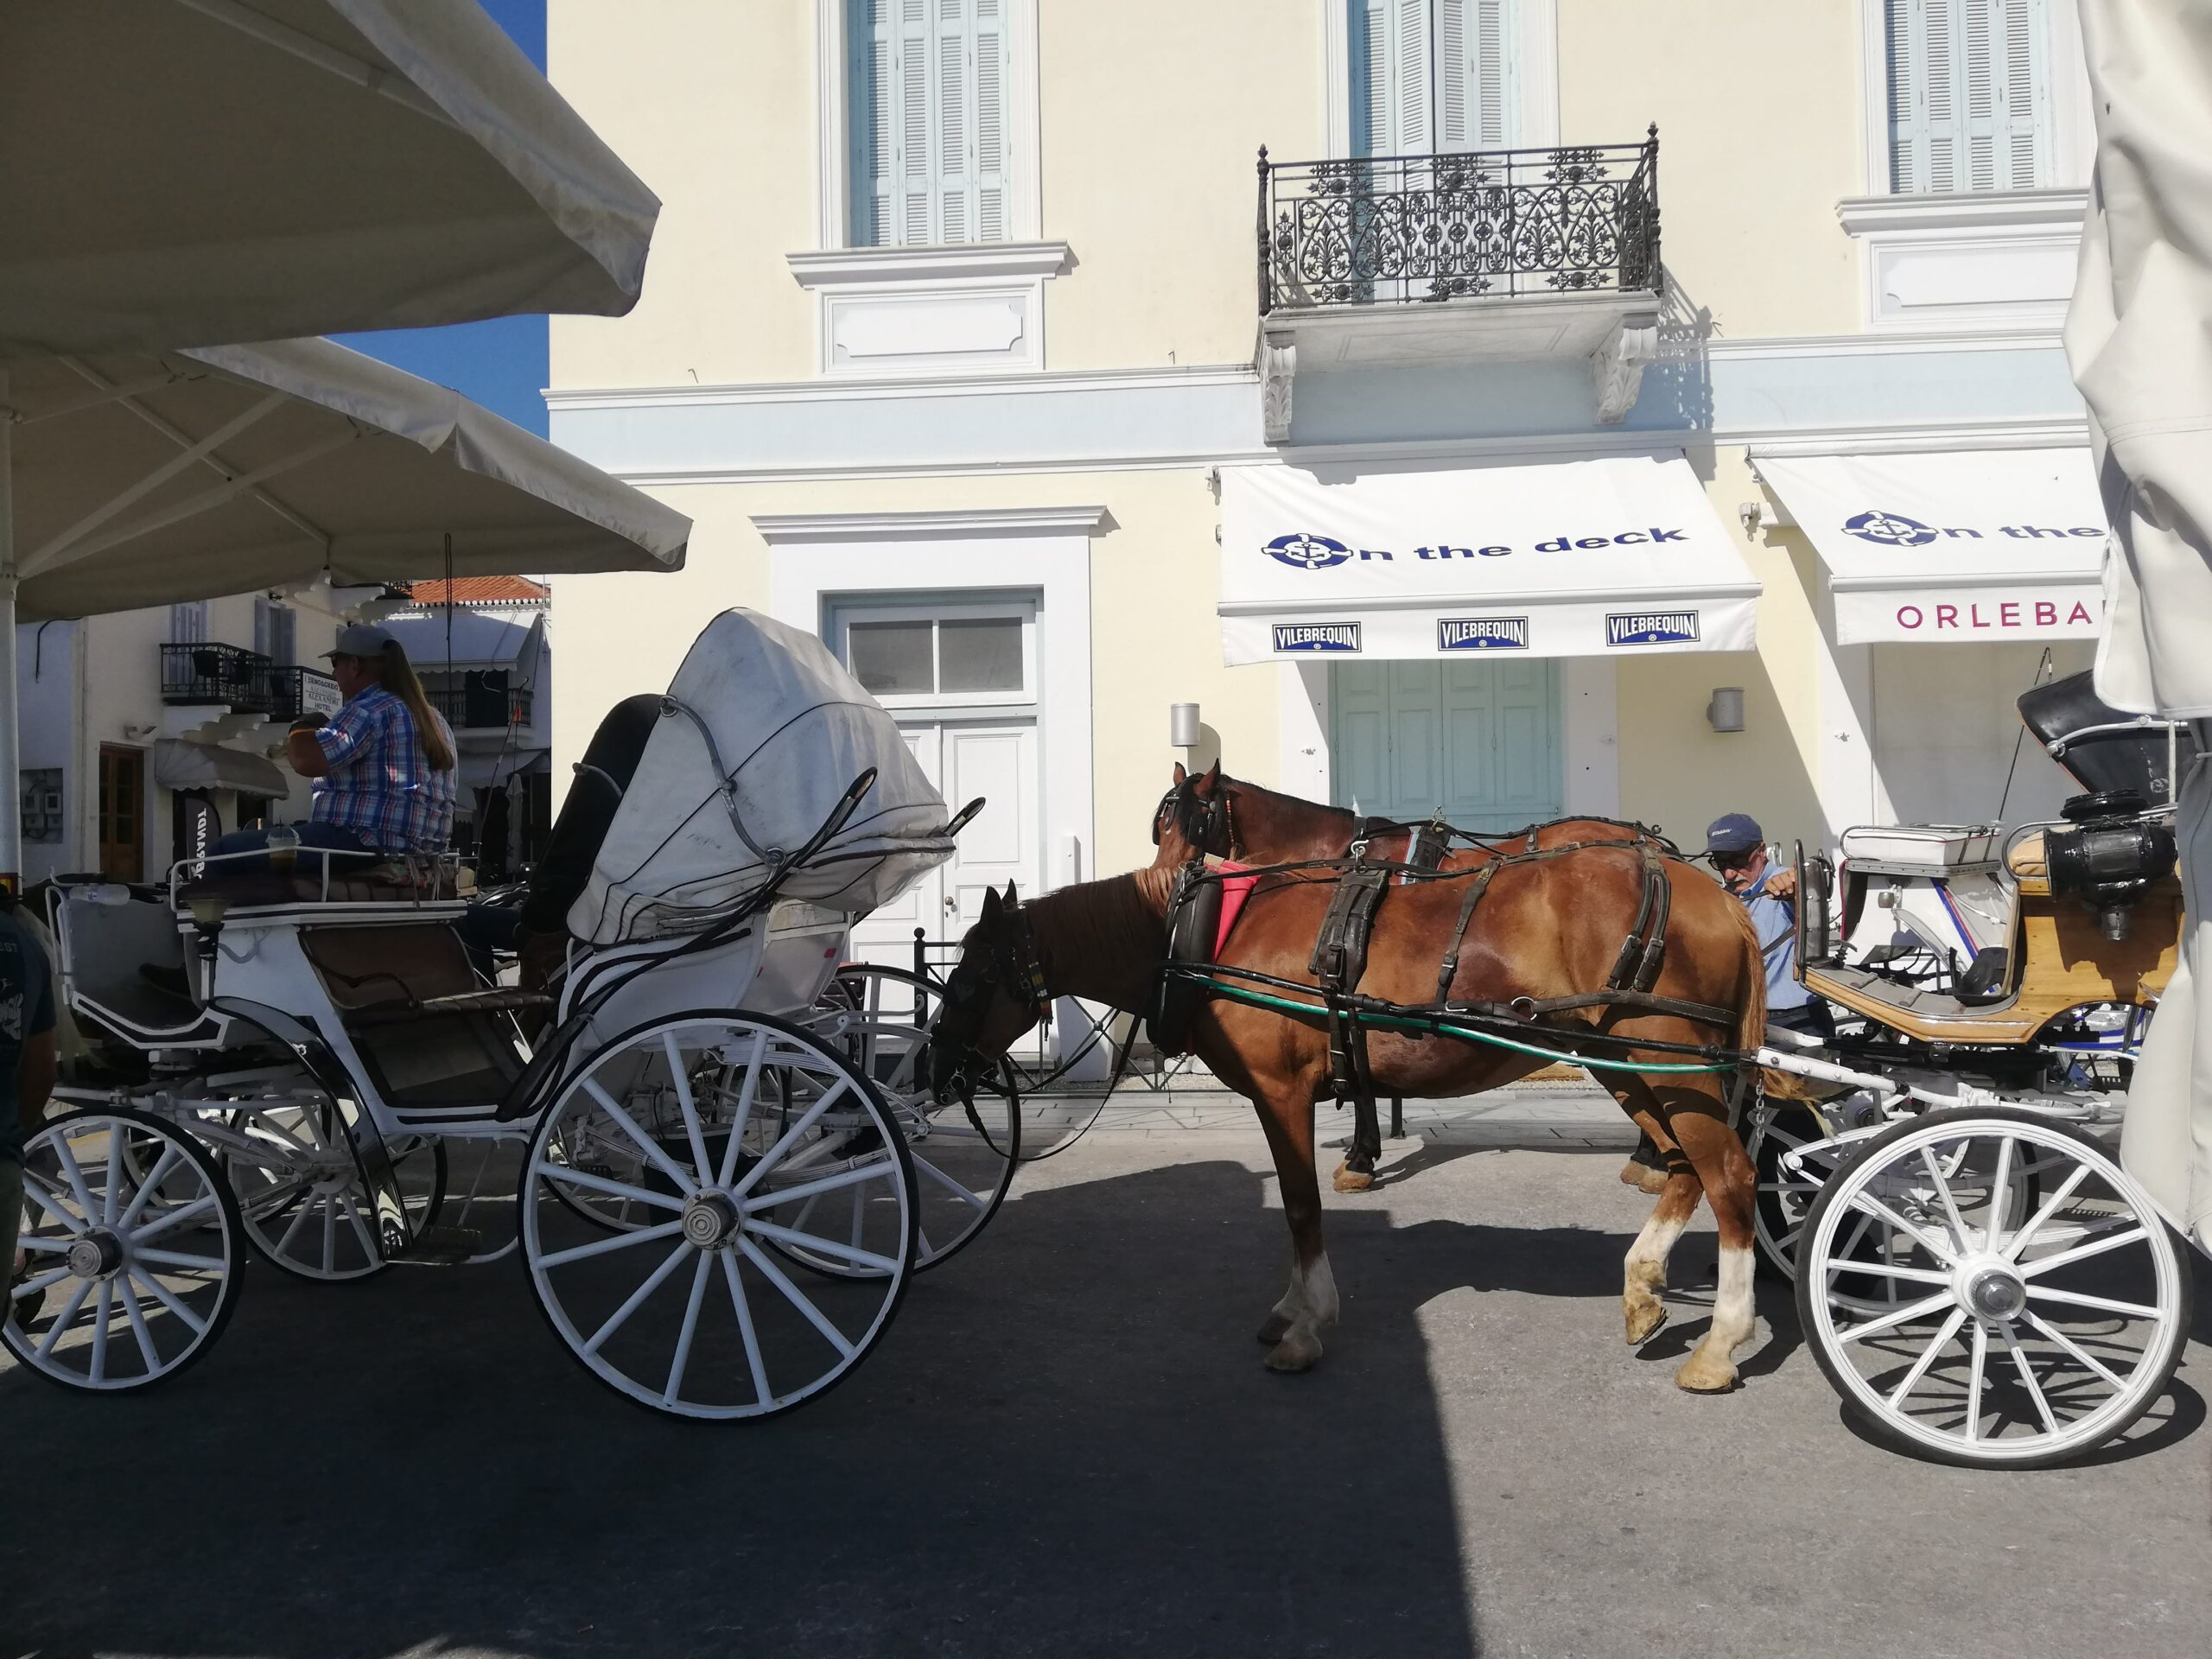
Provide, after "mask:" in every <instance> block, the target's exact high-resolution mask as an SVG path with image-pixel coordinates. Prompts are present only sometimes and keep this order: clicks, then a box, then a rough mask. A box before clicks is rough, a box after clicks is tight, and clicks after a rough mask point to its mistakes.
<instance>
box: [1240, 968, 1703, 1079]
mask: <svg viewBox="0 0 2212 1659" xmlns="http://www.w3.org/2000/svg"><path fill="white" fill-rule="evenodd" d="M1208 985H1209V987H1210V988H1211V990H1212V992H1213V994H1214V995H1216V996H1225V997H1227V998H1229V999H1230V1001H1234V1002H1243V1003H1248V1004H1249V1005H1250V1006H1252V1007H1257V1008H1274V1009H1278V1010H1281V1011H1282V1012H1284V1013H1288V1014H1320V1013H1323V1012H1325V1010H1323V1009H1322V1008H1319V1007H1316V1006H1315V1005H1313V1003H1310V1002H1294V1001H1291V1000H1290V999H1289V998H1288V997H1286V996H1269V995H1266V994H1265V993H1264V992H1262V991H1254V990H1247V989H1246V988H1243V986H1241V985H1224V984H1223V983H1222V982H1220V981H1219V980H1209V981H1208ZM1355 1017H1356V1018H1357V1020H1358V1021H1359V1022H1360V1023H1361V1024H1363V1025H1370V1026H1397V1027H1402V1028H1403V1029H1405V1030H1407V1031H1425V1032H1427V1033H1430V1034H1432V1035H1433V1036H1439V1037H1457V1038H1459V1039H1461V1040H1462V1041H1464V1042H1472V1043H1490V1044H1491V1045H1493V1046H1497V1047H1498V1048H1510V1049H1513V1050H1516V1051H1517V1052H1520V1053H1522V1054H1533V1055H1535V1057H1536V1058H1539V1059H1544V1060H1554V1061H1558V1062H1561V1063H1564V1064H1566V1065H1580V1066H1584V1067H1586V1068H1587V1069H1589V1070H1590V1071H1667V1072H1700V1073H1708V1074H1709V1073H1712V1072H1717V1071H1735V1070H1736V1069H1737V1062H1735V1061H1728V1062H1726V1063H1724V1064H1720V1065H1684V1064H1681V1063H1679V1062H1667V1061H1660V1060H1648V1061H1647V1060H1601V1059H1599V1058H1597V1057H1596V1056H1594V1055H1588V1054H1567V1053H1561V1052H1560V1051H1559V1050H1557V1049H1550V1048H1539V1047H1537V1046H1535V1044H1534V1043H1523V1042H1520V1041H1516V1039H1513V1038H1511V1037H1501V1036H1499V1035H1498V1034H1497V1033H1495V1032H1490V1031H1479V1030H1477V1029H1475V1028H1474V1027H1469V1026H1455V1025H1452V1024H1451V1023H1450V1022H1449V1021H1447V1020H1433V1019H1414V1018H1412V1017H1410V1016H1405V1015H1397V1014H1358V1015H1357V1016H1355ZM1623 1040H1625V1039H1623Z"/></svg>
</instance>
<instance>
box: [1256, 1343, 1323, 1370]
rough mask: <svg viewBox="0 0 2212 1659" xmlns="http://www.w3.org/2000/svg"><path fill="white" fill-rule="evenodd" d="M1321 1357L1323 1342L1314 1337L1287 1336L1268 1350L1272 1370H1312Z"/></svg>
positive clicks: (1269, 1364) (1268, 1360) (1268, 1361)
mask: <svg viewBox="0 0 2212 1659" xmlns="http://www.w3.org/2000/svg"><path fill="white" fill-rule="evenodd" d="M1320 1357H1321V1344H1319V1343H1318V1342H1316V1341H1314V1340H1313V1338H1311V1337H1306V1338H1299V1337H1286V1338H1283V1339H1282V1340H1281V1342H1279V1343H1277V1344H1275V1345H1274V1347H1272V1348H1270V1349H1269V1350H1268V1358H1267V1366H1268V1370H1271V1371H1310V1370H1313V1362H1314V1361H1315V1360H1317V1359H1319V1358H1320Z"/></svg>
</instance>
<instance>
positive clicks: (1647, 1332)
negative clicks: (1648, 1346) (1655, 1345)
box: [1628, 1301, 1667, 1348]
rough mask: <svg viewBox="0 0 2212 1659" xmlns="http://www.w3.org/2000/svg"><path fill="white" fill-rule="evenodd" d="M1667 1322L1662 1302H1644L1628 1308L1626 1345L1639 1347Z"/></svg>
mask: <svg viewBox="0 0 2212 1659" xmlns="http://www.w3.org/2000/svg"><path fill="white" fill-rule="evenodd" d="M1666 1323H1667V1305H1666V1304H1665V1303H1664V1302H1658V1301H1652V1302H1646V1303H1644V1304H1643V1306H1640V1307H1631V1308H1630V1309H1629V1310H1628V1345H1629V1346H1630V1347H1631V1348H1641V1347H1642V1346H1643V1344H1645V1343H1647V1342H1649V1341H1650V1340H1651V1338H1654V1337H1656V1336H1657V1335H1658V1334H1659V1327H1660V1326H1661V1325H1664V1324H1666Z"/></svg>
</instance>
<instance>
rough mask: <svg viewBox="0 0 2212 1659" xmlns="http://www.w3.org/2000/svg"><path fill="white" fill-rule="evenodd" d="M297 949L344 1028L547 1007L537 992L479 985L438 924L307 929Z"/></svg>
mask: <svg viewBox="0 0 2212 1659" xmlns="http://www.w3.org/2000/svg"><path fill="white" fill-rule="evenodd" d="M300 949H301V950H302V951H304V952H305V953H306V955H307V959H308V962H309V963H311V964H312V965H313V966H314V968H315V974H316V976H317V977H319V978H320V979H321V981H322V983H323V988H324V989H325V990H327V992H328V993H329V995H330V1001H331V1003H332V1005H333V1006H334V1007H336V1008H337V1010H338V1016H339V1018H340V1020H343V1021H344V1022H345V1024H346V1027H347V1028H348V1029H354V1030H361V1029H368V1028H372V1027H378V1026H393V1025H404V1024H407V1023H410V1022H412V1021H415V1020H435V1019H439V1018H442V1017H444V1016H447V1015H451V1014H513V1013H520V1012H524V1011H527V1010H531V1009H537V1008H545V1007H551V1006H552V1001H553V999H552V998H550V996H546V995H543V994H542V993H540V992H536V991H524V990H518V989H517V988H514V987H512V986H491V987H486V986H485V985H484V984H483V983H482V982H480V980H478V978H477V977H476V973H475V970H474V969H473V968H471V967H470V966H469V964H468V956H467V952H466V951H464V950H462V949H461V938H460V936H459V935H457V934H456V933H455V932H454V931H453V929H452V928H451V927H449V926H448V925H445V924H443V923H442V922H427V923H425V924H423V925H421V926H405V927H391V926H385V927H309V928H306V929H303V930H302V931H301V934H300Z"/></svg>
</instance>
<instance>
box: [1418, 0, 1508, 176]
mask: <svg viewBox="0 0 2212 1659" xmlns="http://www.w3.org/2000/svg"><path fill="white" fill-rule="evenodd" d="M1511 10H1512V6H1511V0H1435V12H1434V16H1435V24H1436V101H1437V124H1436V141H1437V148H1438V149H1440V150H1462V149H1504V148H1506V147H1507V146H1508V145H1510V143H1512V142H1513V130H1514V125H1515V123H1514V118H1513V99H1512V86H1513V80H1512V56H1511V50H1510V47H1509V46H1508V44H1507V42H1508V41H1509V39H1510V12H1511Z"/></svg>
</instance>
